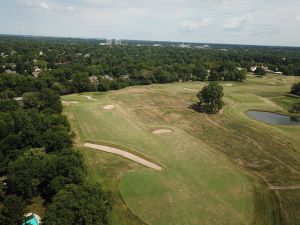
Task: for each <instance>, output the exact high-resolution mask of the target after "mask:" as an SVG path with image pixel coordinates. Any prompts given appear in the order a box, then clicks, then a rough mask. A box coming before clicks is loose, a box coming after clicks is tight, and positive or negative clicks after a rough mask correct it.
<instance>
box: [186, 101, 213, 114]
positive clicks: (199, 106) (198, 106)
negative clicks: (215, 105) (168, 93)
mask: <svg viewBox="0 0 300 225" xmlns="http://www.w3.org/2000/svg"><path fill="white" fill-rule="evenodd" d="M188 108H189V109H192V110H194V111H195V112H198V113H205V114H217V113H218V112H210V111H209V110H208V109H207V107H205V105H202V104H200V103H194V104H192V105H190V106H188Z"/></svg>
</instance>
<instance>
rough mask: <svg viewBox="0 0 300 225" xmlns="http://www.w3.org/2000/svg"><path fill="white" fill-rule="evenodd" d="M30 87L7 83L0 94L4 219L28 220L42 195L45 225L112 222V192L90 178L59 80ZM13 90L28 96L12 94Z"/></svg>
mask: <svg viewBox="0 0 300 225" xmlns="http://www.w3.org/2000/svg"><path fill="white" fill-rule="evenodd" d="M25 78H26V79H28V77H25ZM20 85H21V84H20ZM2 88H3V87H2ZM8 90H9V91H8ZM26 91H28V90H18V86H12V87H9V86H6V89H5V91H4V92H2V95H1V98H0V175H1V177H2V179H1V180H0V183H1V185H0V187H1V189H0V201H1V204H2V207H1V210H0V224H7V225H16V224H22V223H23V222H25V218H24V214H25V213H26V207H27V206H28V205H29V204H31V202H32V199H33V198H34V197H37V196H40V197H42V198H43V199H44V201H45V206H46V215H45V217H44V219H43V224H46V225H47V224H49V225H50V224H51V225H54V224H65V225H68V224H98V225H102V224H107V223H108V218H109V216H108V215H109V212H110V211H111V204H112V198H111V194H110V193H109V192H107V191H104V190H102V189H101V186H100V185H99V186H93V185H90V184H88V183H87V182H86V180H85V177H86V166H85V164H84V159H83V156H82V155H81V154H80V153H79V152H78V151H76V150H74V149H72V144H73V136H74V135H73V133H72V131H71V128H70V124H69V123H68V121H67V118H66V117H65V116H63V115H62V114H61V112H62V104H61V101H60V95H59V92H58V91H57V90H56V89H55V85H52V88H47V87H44V86H37V87H31V88H30V89H29V91H30V92H26ZM12 92H13V93H18V94H22V100H21V101H19V102H17V101H16V100H14V99H10V98H9V96H10V95H11V94H12Z"/></svg>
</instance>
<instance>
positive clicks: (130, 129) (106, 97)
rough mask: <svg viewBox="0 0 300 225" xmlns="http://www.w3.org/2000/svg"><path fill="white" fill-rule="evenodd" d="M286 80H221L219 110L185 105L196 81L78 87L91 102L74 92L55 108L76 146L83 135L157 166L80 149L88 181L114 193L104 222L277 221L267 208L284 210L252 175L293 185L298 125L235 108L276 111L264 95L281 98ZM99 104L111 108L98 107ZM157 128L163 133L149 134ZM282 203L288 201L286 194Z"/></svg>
mask: <svg viewBox="0 0 300 225" xmlns="http://www.w3.org/2000/svg"><path fill="white" fill-rule="evenodd" d="M296 80H297V78H286V77H283V76H274V77H271V76H268V77H266V78H256V77H249V78H248V81H247V82H243V83H239V82H223V83H222V84H223V85H224V89H225V102H226V107H225V109H224V112H223V114H220V115H211V116H207V115H205V114H201V113H198V112H195V111H193V110H192V109H190V108H189V105H190V104H191V103H194V102H196V97H195V94H196V92H193V91H192V90H187V89H184V88H190V89H196V90H200V89H201V88H202V87H203V86H204V84H203V83H197V82H196V83H177V84H167V85H152V86H143V87H131V88H127V89H123V90H119V91H112V92H108V93H105V94H99V93H96V94H94V93H88V94H87V95H90V96H93V97H94V98H97V99H98V101H90V100H88V99H87V98H85V97H84V96H83V95H69V96H64V97H63V100H66V101H79V103H78V104H70V105H69V106H65V113H66V114H67V115H68V116H69V118H70V121H71V123H72V125H73V129H74V130H76V131H77V134H78V136H79V137H80V138H79V139H78V140H77V145H78V146H80V144H81V143H83V142H85V141H91V142H96V143H97V142H101V143H108V144H110V145H111V144H113V145H118V146H122V147H124V148H125V149H128V150H130V151H133V152H137V153H138V154H139V155H144V156H145V158H147V159H150V160H151V159H152V160H153V161H154V162H158V163H160V164H161V165H163V166H164V169H163V171H161V172H156V171H151V170H148V169H145V168H143V167H142V166H139V165H137V164H135V163H133V162H130V161H128V160H125V159H121V158H120V157H117V156H112V155H109V154H105V153H100V152H97V151H94V150H89V149H86V148H82V147H80V149H81V151H82V152H83V153H84V155H85V157H86V159H87V162H88V166H89V176H88V179H89V181H90V182H99V183H102V184H103V185H104V186H105V187H106V188H108V189H112V190H113V193H114V196H115V199H117V200H116V202H117V204H115V207H114V214H113V219H112V220H113V222H112V223H113V224H141V220H143V221H144V222H146V223H149V224H163V225H165V224H280V223H281V219H280V218H278V216H275V215H278V213H279V214H280V212H278V211H280V210H282V211H284V213H287V214H288V213H289V211H288V210H289V209H288V208H283V209H280V208H279V207H278V204H277V203H278V202H277V200H276V199H277V198H276V196H275V194H274V193H273V192H272V191H268V190H267V189H266V188H265V185H262V184H261V183H260V182H259V181H258V180H259V179H257V178H255V177H259V178H261V180H264V181H265V182H266V183H269V184H272V185H292V184H296V183H299V184H300V180H299V177H298V176H297V175H295V173H294V172H295V171H297V170H298V169H300V168H299V165H300V164H299V161H300V160H299V152H297V150H296V149H297V148H296V146H297V145H298V144H300V143H299V140H297V136H298V135H300V130H299V127H293V128H291V127H286V126H270V125H266V124H263V123H260V122H257V121H253V120H252V119H250V118H248V117H247V116H246V115H245V112H246V111H247V110H249V109H258V110H270V111H275V112H281V113H282V112H285V111H284V108H285V107H284V106H283V105H281V104H278V105H277V104H276V103H277V102H276V101H274V97H277V98H284V97H285V95H286V93H287V92H288V90H289V88H290V86H291V84H292V83H293V82H295V81H296ZM298 80H299V79H298ZM229 84H230V85H231V86H230V85H229ZM107 104H113V105H115V106H116V108H115V109H114V110H111V111H109V110H108V111H107V110H104V109H103V106H105V105H107ZM158 128H168V129H171V130H173V132H172V133H169V134H161V135H154V134H152V130H155V129H158ZM298 137H299V136H298ZM248 171H250V172H251V174H250V173H248ZM253 174H256V175H258V176H254V175H253ZM118 188H119V190H120V193H121V195H122V196H123V198H124V200H125V202H126V203H127V205H128V207H129V209H130V210H131V211H132V212H133V213H134V214H135V215H136V217H135V216H134V215H133V214H132V213H131V212H130V211H129V210H128V208H127V207H126V205H125V204H124V202H123V201H122V197H121V196H120V194H119V192H118ZM255 190H260V191H255ZM287 195H288V194H287ZM274 199H275V200H274ZM282 202H284V203H286V205H288V203H289V202H290V198H282ZM261 205H264V207H259V206H261ZM266 212H268V213H266ZM291 216H294V217H295V215H291ZM139 218H140V219H141V220H140V219H139ZM282 220H283V221H285V218H282Z"/></svg>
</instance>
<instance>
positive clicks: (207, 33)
mask: <svg viewBox="0 0 300 225" xmlns="http://www.w3.org/2000/svg"><path fill="white" fill-rule="evenodd" d="M0 33H1V34H21V35H41V36H63V37H83V38H116V39H134V40H161V41H180V42H199V43H228V44H258V45H283V46H300V0H0Z"/></svg>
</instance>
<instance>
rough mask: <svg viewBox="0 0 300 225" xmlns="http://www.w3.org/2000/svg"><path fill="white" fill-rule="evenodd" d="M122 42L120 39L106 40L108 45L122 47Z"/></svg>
mask: <svg viewBox="0 0 300 225" xmlns="http://www.w3.org/2000/svg"><path fill="white" fill-rule="evenodd" d="M121 44H122V41H121V40H118V39H106V45H121Z"/></svg>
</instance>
